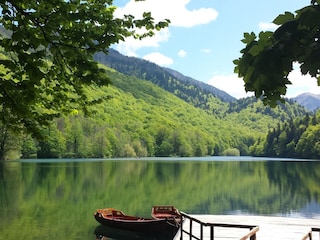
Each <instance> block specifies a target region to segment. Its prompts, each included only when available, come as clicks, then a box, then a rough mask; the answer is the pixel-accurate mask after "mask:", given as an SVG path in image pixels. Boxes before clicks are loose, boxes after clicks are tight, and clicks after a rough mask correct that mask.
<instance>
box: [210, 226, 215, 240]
mask: <svg viewBox="0 0 320 240" xmlns="http://www.w3.org/2000/svg"><path fill="white" fill-rule="evenodd" d="M213 239H214V230H213V226H210V240H213Z"/></svg>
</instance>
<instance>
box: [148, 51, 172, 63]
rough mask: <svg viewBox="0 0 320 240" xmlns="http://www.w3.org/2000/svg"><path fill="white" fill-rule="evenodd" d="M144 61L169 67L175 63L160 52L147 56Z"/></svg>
mask: <svg viewBox="0 0 320 240" xmlns="http://www.w3.org/2000/svg"><path fill="white" fill-rule="evenodd" d="M143 59H145V60H148V61H150V62H153V63H156V64H158V65H160V66H169V65H171V64H172V63H173V60H172V59H171V58H169V57H167V56H165V55H163V54H161V53H159V52H153V53H149V54H147V55H145V56H144V57H143Z"/></svg>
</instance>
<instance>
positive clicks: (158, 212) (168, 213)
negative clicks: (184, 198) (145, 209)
mask: <svg viewBox="0 0 320 240" xmlns="http://www.w3.org/2000/svg"><path fill="white" fill-rule="evenodd" d="M151 216H152V217H153V218H155V219H167V220H169V221H171V222H173V223H175V224H178V225H180V224H181V214H180V212H179V210H178V209H176V208H175V207H174V206H154V207H153V208H152V212H151Z"/></svg>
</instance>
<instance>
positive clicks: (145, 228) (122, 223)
mask: <svg viewBox="0 0 320 240" xmlns="http://www.w3.org/2000/svg"><path fill="white" fill-rule="evenodd" d="M94 217H95V219H96V220H97V221H98V222H99V223H101V224H102V225H103V226H106V227H109V228H114V229H120V230H125V231H132V232H139V233H148V234H156V235H163V234H168V235H173V234H175V233H176V232H177V231H178V226H177V225H174V224H172V223H171V222H170V221H167V220H166V219H137V220H127V219H117V218H114V219H112V218H110V219H109V218H106V217H104V216H103V214H101V213H99V212H96V213H95V215H94Z"/></svg>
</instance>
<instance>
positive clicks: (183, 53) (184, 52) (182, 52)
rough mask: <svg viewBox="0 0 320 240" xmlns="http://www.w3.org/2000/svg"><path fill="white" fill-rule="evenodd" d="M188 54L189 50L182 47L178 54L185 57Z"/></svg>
mask: <svg viewBox="0 0 320 240" xmlns="http://www.w3.org/2000/svg"><path fill="white" fill-rule="evenodd" d="M186 55H187V52H186V51H184V50H183V49H181V50H180V51H179V52H178V56H179V57H181V58H183V57H185V56H186Z"/></svg>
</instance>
